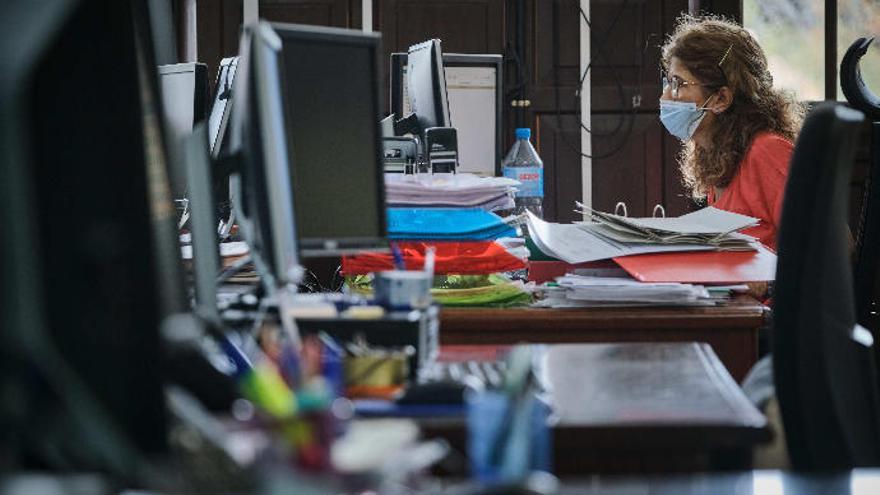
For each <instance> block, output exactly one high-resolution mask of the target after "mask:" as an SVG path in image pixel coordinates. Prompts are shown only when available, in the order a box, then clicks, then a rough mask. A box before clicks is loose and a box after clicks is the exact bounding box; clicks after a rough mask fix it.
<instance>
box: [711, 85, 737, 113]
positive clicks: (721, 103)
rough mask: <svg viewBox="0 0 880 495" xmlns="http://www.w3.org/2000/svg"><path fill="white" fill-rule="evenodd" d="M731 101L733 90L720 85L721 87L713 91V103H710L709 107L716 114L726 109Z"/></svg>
mask: <svg viewBox="0 0 880 495" xmlns="http://www.w3.org/2000/svg"><path fill="white" fill-rule="evenodd" d="M731 103H733V91H731V90H730V88H728V87H727V86H721V88H720V89H719V90H718V91H716V92H715V103H713V104H712V106H711V107H710V109H711V111H712V113H714V114H715V115H718V114H719V113H723V112H724V111H725V110H727V109H728V108H729V107H730V104H731Z"/></svg>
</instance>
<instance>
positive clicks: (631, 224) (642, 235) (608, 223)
mask: <svg viewBox="0 0 880 495" xmlns="http://www.w3.org/2000/svg"><path fill="white" fill-rule="evenodd" d="M577 205H578V207H579V208H580V213H583V214H588V215H590V216H591V217H592V219H593V223H583V224H580V227H581V228H582V229H584V230H587V231H589V232H592V233H595V234H597V235H600V236H602V237H604V238H605V239H606V240H608V241H610V242H619V243H633V244H658V245H688V244H691V245H705V246H711V247H714V248H717V249H720V250H726V251H749V250H754V249H755V248H754V246H753V244H754V243H755V239H754V238H753V237H750V236H747V235H745V234H740V233H738V232H737V231H739V230H743V229H747V228H750V227H754V226H756V225H758V219H757V218H752V217H748V216H745V215H740V214H738V213H732V212H729V211H724V210H719V209H717V208H713V207H711V206H710V207H708V208H703V209H701V210H699V211H695V212H693V213H688V214H687V215H682V216H680V217H673V218H628V217H624V216H619V215H612V214H611V213H604V212H601V211H597V210H594V209H592V208H589V207H587V206H584V205H583V204H581V203H577Z"/></svg>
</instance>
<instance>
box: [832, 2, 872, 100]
mask: <svg viewBox="0 0 880 495" xmlns="http://www.w3.org/2000/svg"><path fill="white" fill-rule="evenodd" d="M872 36H877V37H878V39H876V40H874V42H873V43H871V47H870V48H868V53H866V54H865V56H864V57H862V60H861V64H860V66H859V67H860V68H861V70H862V78H863V79H864V80H865V84H866V85H867V86H868V87H869V88H871V89H872V90H873V91H874V93H880V2H878V1H877V0H837V65H838V67H840V61H841V60H843V54H844V53H846V49H847V48H849V45H851V44H852V42H853V41H855V40H856V39H858V38H870V37H872ZM838 70H840V69H838ZM838 83H839V81H838ZM837 99H838V100H844V99H845V98H844V97H843V92H842V91H841V89H840V84H838V87H837Z"/></svg>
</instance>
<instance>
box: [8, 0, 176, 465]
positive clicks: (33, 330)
mask: <svg viewBox="0 0 880 495" xmlns="http://www.w3.org/2000/svg"><path fill="white" fill-rule="evenodd" d="M4 9H5V10H4V14H6V15H4V16H0V38H2V40H0V41H2V42H0V46H7V47H8V46H13V44H14V46H19V47H21V49H20V50H17V54H16V56H15V57H12V58H10V59H8V62H9V63H7V64H4V71H5V74H6V76H8V77H4V78H3V80H2V81H0V143H2V144H3V145H2V146H0V153H2V155H3V158H2V160H0V161H2V162H3V164H4V165H3V166H2V167H0V169H3V172H2V173H0V179H2V180H0V196H2V198H3V199H2V204H0V211H2V213H0V217H2V219H3V225H4V229H5V230H6V233H7V246H9V247H10V251H4V252H5V253H6V254H7V255H6V256H3V261H2V265H3V268H4V270H3V272H4V280H3V282H2V283H3V284H4V285H5V286H6V289H4V291H3V292H4V299H6V298H9V301H8V302H11V304H7V303H6V302H4V310H3V311H0V313H3V314H2V315H0V318H2V319H3V320H4V321H3V322H2V323H3V324H2V325H0V344H2V345H0V356H2V363H3V373H2V377H0V382H2V388H3V389H4V390H15V391H16V392H15V393H16V394H17V395H16V397H15V399H14V400H12V401H3V405H2V406H0V417H2V418H3V421H2V423H3V424H2V425H0V430H2V431H0V433H2V437H3V438H4V441H3V442H2V443H3V445H2V446H0V457H3V458H4V459H6V460H8V461H9V462H10V465H12V466H14V467H13V469H16V470H22V471H24V470H26V469H27V468H28V467H30V468H33V467H35V466H36V467H39V468H41V469H46V468H50V469H67V470H74V471H80V472H84V471H92V470H98V471H101V472H104V473H111V474H114V475H120V476H126V475H131V476H135V472H136V471H137V467H138V466H137V464H138V460H137V458H138V457H142V455H157V454H158V455H161V454H162V453H163V452H166V450H167V426H166V425H167V423H166V419H165V406H164V396H163V391H162V380H163V369H162V367H161V363H162V356H163V354H162V352H161V344H160V338H159V335H160V333H159V327H160V324H161V321H162V318H163V304H162V297H161V295H160V292H161V291H162V289H163V287H164V284H163V281H162V278H163V277H164V272H163V271H162V269H161V267H162V266H166V267H173V266H174V264H175V263H176V262H177V256H174V255H172V256H171V258H170V259H168V260H165V261H167V264H165V263H163V260H161V259H160V258H162V257H163V256H165V253H169V252H170V253H174V252H175V250H176V249H177V246H176V243H172V244H170V245H168V244H167V243H166V247H167V249H160V248H159V244H162V243H163V240H162V238H160V237H159V236H158V235H157V233H158V232H159V231H160V230H165V231H166V232H168V233H169V235H171V236H173V226H172V225H171V224H170V223H169V221H172V222H173V214H172V212H173V209H172V207H171V204H170V198H169V195H168V193H167V189H168V185H167V178H166V175H165V171H164V170H163V168H164V166H165V162H164V155H165V148H164V145H163V140H162V128H161V127H162V126H161V119H160V118H159V117H160V116H161V112H160V110H159V106H158V99H157V98H156V96H157V94H158V90H157V83H156V75H155V64H154V62H153V59H152V45H151V43H150V41H149V30H148V26H147V25H146V21H145V19H146V18H147V16H146V11H145V10H144V4H143V2H139V1H132V2H118V1H116V0H103V1H90V2H78V3H73V2H71V3H52V2H50V3H33V2H13V3H11V4H9V5H7V6H4ZM133 26H136V29H135V28H134V27H133ZM137 37H140V39H139V40H138V41H137V42H136V38H137ZM7 43H11V44H7ZM107 61H113V63H108V62H107ZM71 95H76V97H75V98H71ZM148 105H149V106H150V107H149V108H148ZM160 225H161V227H160ZM171 239H173V237H171ZM165 240H167V238H166V239H165ZM7 311H8V312H7ZM9 406H14V407H9ZM27 460H30V461H32V462H33V464H27ZM19 462H21V463H25V464H23V465H18V466H15V464H16V463H19Z"/></svg>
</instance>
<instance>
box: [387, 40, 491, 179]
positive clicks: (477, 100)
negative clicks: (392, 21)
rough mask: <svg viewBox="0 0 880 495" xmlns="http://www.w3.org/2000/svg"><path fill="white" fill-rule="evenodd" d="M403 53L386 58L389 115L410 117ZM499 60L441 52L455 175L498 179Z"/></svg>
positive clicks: (405, 56)
mask: <svg viewBox="0 0 880 495" xmlns="http://www.w3.org/2000/svg"><path fill="white" fill-rule="evenodd" d="M407 59H408V54H406V53H392V54H391V74H390V83H391V84H390V86H391V113H393V114H394V115H396V116H398V117H399V116H406V115H409V114H410V113H412V105H411V104H410V99H409V89H408V87H407V84H408V71H407ZM503 62H504V57H502V56H501V55H495V54H465V53H444V54H443V68H444V73H445V75H446V88H447V96H448V100H449V116H450V118H452V119H454V121H455V127H456V130H457V131H458V133H457V134H458V161H459V171H460V172H470V173H475V174H480V175H501V159H502V153H503V150H502V146H503V138H502V133H501V131H502V128H503V121H502V109H503V105H502V96H503V95H504V89H503V81H504V73H503V66H504V64H503Z"/></svg>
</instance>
